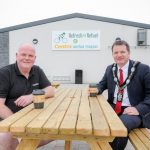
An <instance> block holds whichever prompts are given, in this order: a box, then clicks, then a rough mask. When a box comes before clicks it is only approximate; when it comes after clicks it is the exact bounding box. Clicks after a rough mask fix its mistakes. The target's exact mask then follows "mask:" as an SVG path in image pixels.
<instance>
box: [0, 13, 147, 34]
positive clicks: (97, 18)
mask: <svg viewBox="0 0 150 150" xmlns="http://www.w3.org/2000/svg"><path fill="white" fill-rule="evenodd" d="M71 18H83V19H90V20H95V21H102V22H108V23H115V24H121V25H127V26H134V27H139V28H144V29H150V24H144V23H138V22H132V21H126V20H120V19H114V18H108V17H101V16H95V15H89V14H82V13H72V14H68V15H63V16H57V17H53V18H48V19H43V20H38V21H33V22H29V23H24V24H20V25H15V26H10V27H6V28H2V29H0V33H3V32H9V31H13V30H19V29H23V28H28V27H33V26H38V25H42V24H47V23H51V22H57V21H62V20H67V19H71Z"/></svg>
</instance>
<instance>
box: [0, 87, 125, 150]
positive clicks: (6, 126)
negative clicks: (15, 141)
mask: <svg viewBox="0 0 150 150" xmlns="http://www.w3.org/2000/svg"><path fill="white" fill-rule="evenodd" d="M0 132H10V133H12V134H13V136H14V137H17V138H21V139H22V140H21V142H20V144H19V145H18V147H17V150H35V149H36V147H37V146H38V144H39V142H40V141H41V140H48V139H53V140H55V139H59V140H65V150H70V147H71V141H72V140H80V141H86V142H87V143H89V144H90V146H91V149H93V150H101V149H107V146H108V147H109V142H111V141H113V139H114V138H115V137H125V136H127V129H126V128H125V126H124V125H123V123H122V122H121V120H120V119H119V117H118V116H117V115H116V113H115V112H114V110H113V109H112V108H111V106H110V105H109V103H108V102H107V101H106V99H105V98H104V96H103V95H99V96H97V97H88V92H87V88H81V87H68V88H67V87H66V88H65V87H63V88H61V87H59V88H58V89H57V92H56V94H55V97H53V98H49V99H47V100H46V101H45V103H44V108H43V109H34V106H33V104H30V105H29V106H27V107H25V108H24V109H22V110H21V111H19V112H17V113H15V114H13V115H11V116H10V117H8V118H7V119H5V120H3V121H1V122H0Z"/></svg>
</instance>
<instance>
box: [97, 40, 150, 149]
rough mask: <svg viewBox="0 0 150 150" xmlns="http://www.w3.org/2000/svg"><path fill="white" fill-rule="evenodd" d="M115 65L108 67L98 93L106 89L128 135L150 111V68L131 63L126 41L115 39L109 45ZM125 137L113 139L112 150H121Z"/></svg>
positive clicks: (126, 139)
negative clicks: (110, 45) (111, 44)
mask: <svg viewBox="0 0 150 150" xmlns="http://www.w3.org/2000/svg"><path fill="white" fill-rule="evenodd" d="M112 56H113V58H114V61H115V63H114V64H112V65H110V66H108V67H107V69H106V71H105V74H104V76H103V78H102V80H101V81H100V82H99V84H98V93H99V94H101V93H102V92H103V91H104V90H106V89H108V102H109V103H110V104H111V106H112V107H113V108H114V110H115V111H116V113H117V114H118V115H119V117H120V119H121V120H122V122H123V123H124V125H125V126H126V128H127V130H128V132H130V131H131V130H132V129H134V128H138V127H140V126H141V125H142V119H141V118H142V116H144V115H146V114H148V113H149V112H150V68H149V66H147V65H145V64H142V63H140V62H135V61H133V60H130V47H129V45H128V43H127V42H126V41H122V40H121V39H119V40H116V41H115V42H114V44H113V46H112ZM127 141H128V137H125V138H115V140H114V141H113V142H112V143H111V146H112V148H113V150H123V149H124V148H125V147H126V144H127Z"/></svg>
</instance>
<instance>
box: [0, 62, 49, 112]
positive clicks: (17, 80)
mask: <svg viewBox="0 0 150 150" xmlns="http://www.w3.org/2000/svg"><path fill="white" fill-rule="evenodd" d="M50 85H51V83H50V81H49V80H48V79H47V77H46V75H45V74H44V72H43V70H42V69H41V68H40V67H38V66H35V65H34V66H33V67H32V69H31V71H30V74H29V78H28V79H27V78H26V77H25V76H23V75H22V74H21V73H20V71H19V69H18V66H17V63H15V64H11V65H8V66H6V67H3V68H1V69H0V98H6V102H5V104H6V106H8V107H9V108H10V109H11V110H12V111H13V112H17V111H18V110H20V109H22V107H18V106H16V105H15V103H14V101H15V100H16V99H17V98H18V97H20V96H22V95H28V94H31V93H32V91H33V90H34V89H43V88H45V87H47V86H50Z"/></svg>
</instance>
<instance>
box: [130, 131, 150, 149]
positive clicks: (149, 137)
mask: <svg viewBox="0 0 150 150" xmlns="http://www.w3.org/2000/svg"><path fill="white" fill-rule="evenodd" d="M129 140H130V142H131V143H132V145H133V147H134V148H135V149H136V150H150V130H149V129H146V128H138V129H134V130H132V131H131V132H130V133H129Z"/></svg>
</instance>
